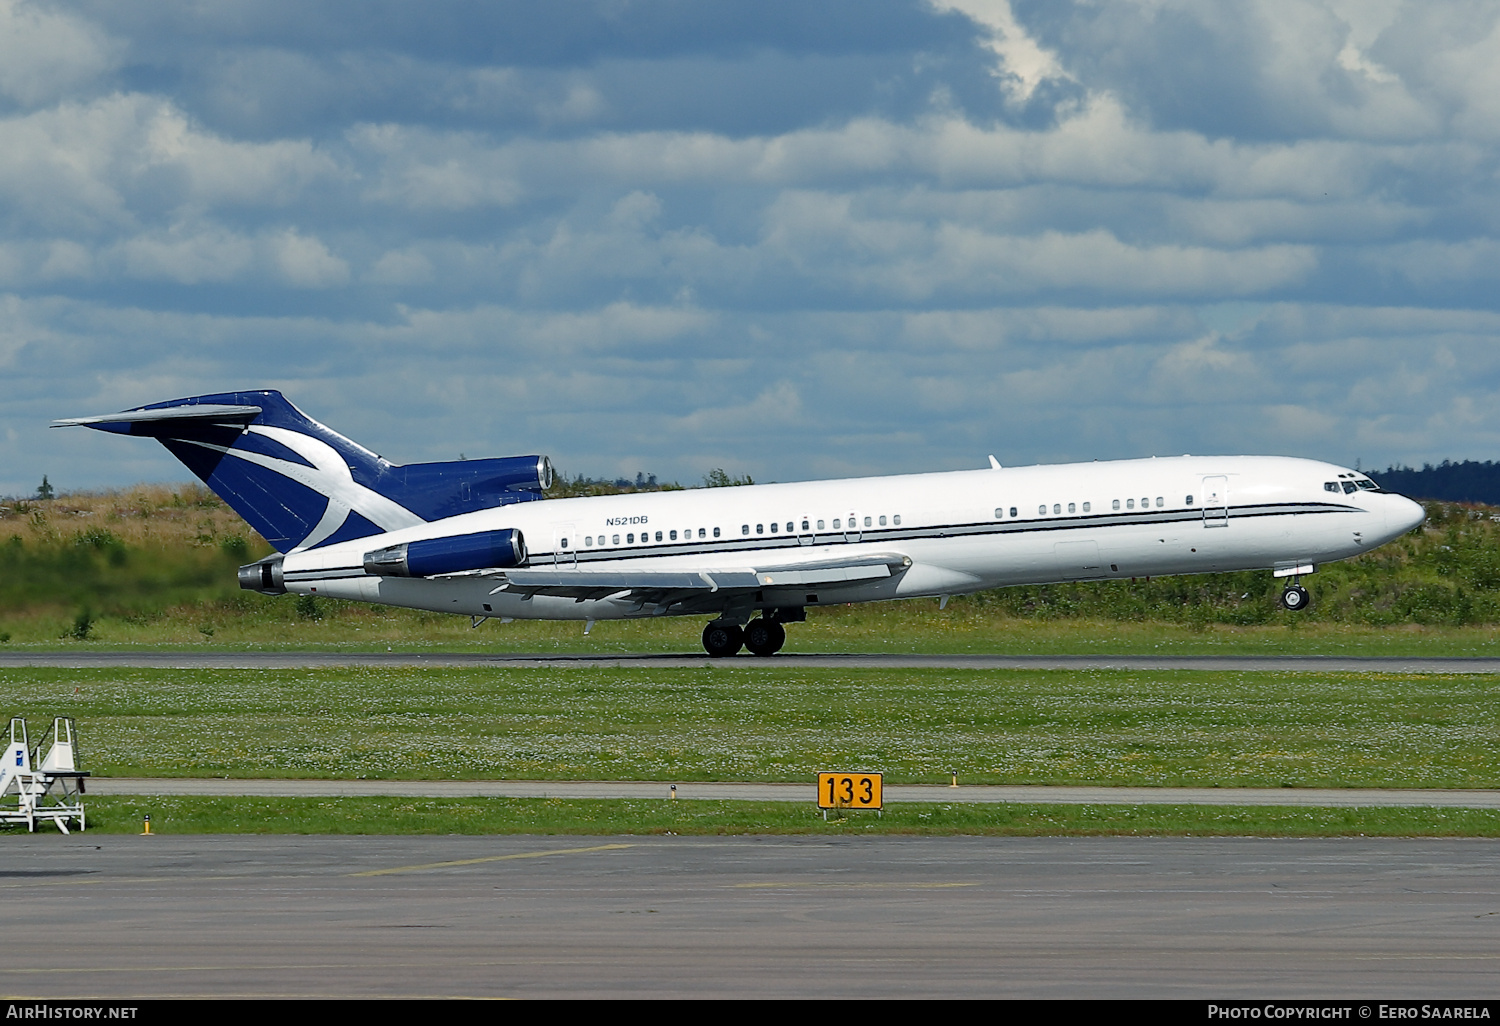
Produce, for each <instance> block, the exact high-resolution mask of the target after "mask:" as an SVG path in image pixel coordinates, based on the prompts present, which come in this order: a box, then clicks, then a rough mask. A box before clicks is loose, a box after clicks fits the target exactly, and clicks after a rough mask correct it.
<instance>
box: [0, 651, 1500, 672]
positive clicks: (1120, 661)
mask: <svg viewBox="0 0 1500 1026" xmlns="http://www.w3.org/2000/svg"><path fill="white" fill-rule="evenodd" d="M726 665H728V666H766V667H771V666H775V667H786V668H788V669H808V668H824V669H975V670H1110V669H1114V670H1262V671H1283V672H1330V671H1331V672H1354V673H1500V658H1488V657H1432V658H1428V657H1416V656H1382V657H1361V656H1244V655H1225V656H1127V655H1120V656H1114V655H1037V656H1029V655H962V654H956V655H919V654H900V653H874V654H857V653H847V654H839V653H835V654H821V655H799V654H796V653H781V654H779V655H776V656H773V657H771V658H769V659H759V658H756V657H755V656H751V655H744V654H741V655H739V656H736V657H734V658H731V659H727V660H726V659H709V658H708V657H707V656H705V655H704V654H703V653H701V652H691V653H682V654H679V655H662V654H648V653H639V654H635V653H616V654H610V655H579V654H565V655H557V654H548V653H536V652H499V653H490V652H486V653H474V652H454V653H443V652H434V653H417V652H224V651H210V652H130V651H112V652H100V651H77V652H75V651H66V650H63V651H51V652H42V651H19V652H18V651H10V652H0V668H20V667H28V666H37V667H57V668H64V669H86V668H89V667H157V668H162V669H215V668H218V669H252V670H271V669H299V668H309V667H319V666H434V667H445V666H446V667H472V666H516V667H542V666H549V667H558V666H580V667H595V666H613V667H643V668H667V667H685V666H726Z"/></svg>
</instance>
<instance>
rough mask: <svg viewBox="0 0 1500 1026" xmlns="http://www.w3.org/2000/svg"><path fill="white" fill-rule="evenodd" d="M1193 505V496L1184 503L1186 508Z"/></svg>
mask: <svg viewBox="0 0 1500 1026" xmlns="http://www.w3.org/2000/svg"><path fill="white" fill-rule="evenodd" d="M1192 504H1193V497H1192V496H1191V495H1189V496H1188V497H1187V502H1185V503H1183V505H1185V506H1191V505H1192Z"/></svg>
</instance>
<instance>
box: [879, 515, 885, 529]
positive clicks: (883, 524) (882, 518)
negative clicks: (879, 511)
mask: <svg viewBox="0 0 1500 1026" xmlns="http://www.w3.org/2000/svg"><path fill="white" fill-rule="evenodd" d="M880 526H881V527H884V526H885V517H881V518H880Z"/></svg>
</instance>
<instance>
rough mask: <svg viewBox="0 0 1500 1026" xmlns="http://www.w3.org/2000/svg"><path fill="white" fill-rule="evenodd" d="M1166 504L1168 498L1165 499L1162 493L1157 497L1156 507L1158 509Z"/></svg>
mask: <svg viewBox="0 0 1500 1026" xmlns="http://www.w3.org/2000/svg"><path fill="white" fill-rule="evenodd" d="M1166 504H1167V500H1166V499H1163V498H1162V497H1161V496H1160V495H1158V496H1157V497H1156V508H1157V509H1161V508H1162V507H1163V506H1165V505H1166Z"/></svg>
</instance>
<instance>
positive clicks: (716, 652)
mask: <svg viewBox="0 0 1500 1026" xmlns="http://www.w3.org/2000/svg"><path fill="white" fill-rule="evenodd" d="M744 644H745V632H744V631H742V630H740V628H738V627H736V626H735V625H734V624H732V623H725V622H724V621H723V620H711V621H709V624H708V626H707V627H705V628H703V650H704V651H705V652H707V653H708V654H709V655H710V656H712V657H713V658H715V659H723V658H724V657H725V656H732V655H734V654H735V653H736V652H738V651H739V650H740V647H741V646H743V645H744Z"/></svg>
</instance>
